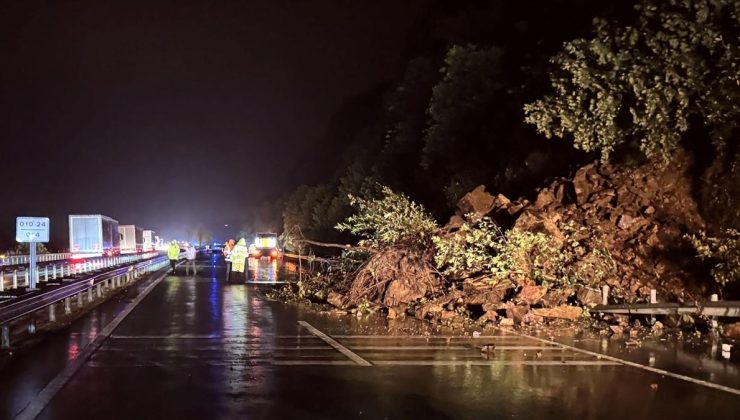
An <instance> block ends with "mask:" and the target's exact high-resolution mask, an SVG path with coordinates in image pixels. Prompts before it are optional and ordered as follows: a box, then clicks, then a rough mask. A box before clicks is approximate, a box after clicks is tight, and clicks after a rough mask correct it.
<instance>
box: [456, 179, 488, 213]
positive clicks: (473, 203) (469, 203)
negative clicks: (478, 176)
mask: <svg viewBox="0 0 740 420" xmlns="http://www.w3.org/2000/svg"><path fill="white" fill-rule="evenodd" d="M493 203H494V198H493V196H492V195H491V194H489V193H487V192H486V187H485V186H484V185H479V186H478V187H477V188H476V189H474V190H473V191H471V192H469V193H467V194H465V195H464V196H463V198H461V199H460V201H459V202H458V203H457V208H458V209H459V210H460V212H461V213H462V215H463V216H464V215H468V214H471V213H472V214H474V216H475V217H476V218H478V219H480V218H481V217H483V216H485V215H487V214H488V213H490V212H491V210H493Z"/></svg>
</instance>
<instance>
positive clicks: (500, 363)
mask: <svg viewBox="0 0 740 420" xmlns="http://www.w3.org/2000/svg"><path fill="white" fill-rule="evenodd" d="M373 364H375V365H376V366H618V365H619V363H616V362H599V361H591V360H572V361H562V362H559V361H550V360H539V361H536V360H494V361H485V360H479V361H476V360H469V361H465V360H375V361H373Z"/></svg>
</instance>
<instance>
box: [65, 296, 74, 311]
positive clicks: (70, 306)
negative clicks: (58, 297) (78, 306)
mask: <svg viewBox="0 0 740 420" xmlns="http://www.w3.org/2000/svg"><path fill="white" fill-rule="evenodd" d="M71 313H72V304H71V302H70V301H69V298H64V314H65V315H69V314H71Z"/></svg>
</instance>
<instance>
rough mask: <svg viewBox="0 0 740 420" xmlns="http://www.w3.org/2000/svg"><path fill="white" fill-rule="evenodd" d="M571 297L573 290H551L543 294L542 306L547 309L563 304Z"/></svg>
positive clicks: (565, 288) (568, 288) (566, 288)
mask: <svg viewBox="0 0 740 420" xmlns="http://www.w3.org/2000/svg"><path fill="white" fill-rule="evenodd" d="M572 295H573V289H571V288H570V287H564V288H562V289H553V290H549V291H548V292H547V293H545V296H543V297H542V304H543V305H544V306H546V307H548V308H553V307H555V306H560V305H562V304H564V303H565V302H566V301H567V300H568V298H569V297H571V296H572Z"/></svg>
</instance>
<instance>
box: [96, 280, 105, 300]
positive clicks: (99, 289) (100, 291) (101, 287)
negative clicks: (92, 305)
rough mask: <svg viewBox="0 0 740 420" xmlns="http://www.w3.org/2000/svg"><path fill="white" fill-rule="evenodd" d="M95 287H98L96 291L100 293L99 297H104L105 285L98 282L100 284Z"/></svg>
mask: <svg viewBox="0 0 740 420" xmlns="http://www.w3.org/2000/svg"><path fill="white" fill-rule="evenodd" d="M95 288H96V289H97V290H96V292H97V294H98V298H101V297H103V286H102V285H101V284H100V283H98V285H97V286H96V287H95Z"/></svg>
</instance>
